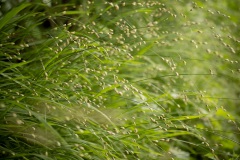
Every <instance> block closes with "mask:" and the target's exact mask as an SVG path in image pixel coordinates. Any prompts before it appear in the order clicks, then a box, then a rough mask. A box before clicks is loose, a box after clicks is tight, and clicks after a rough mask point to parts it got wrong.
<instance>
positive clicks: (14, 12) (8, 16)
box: [0, 3, 30, 29]
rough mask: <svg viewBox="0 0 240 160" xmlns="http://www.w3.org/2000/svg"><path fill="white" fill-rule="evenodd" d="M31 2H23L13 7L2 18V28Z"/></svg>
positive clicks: (0, 25) (0, 24) (0, 22)
mask: <svg viewBox="0 0 240 160" xmlns="http://www.w3.org/2000/svg"><path fill="white" fill-rule="evenodd" d="M29 5H30V3H23V4H22V5H20V6H18V7H16V8H13V9H12V10H11V11H9V12H8V13H7V14H6V15H5V16H4V17H3V18H2V19H1V20H0V29H2V28H3V27H4V26H5V25H6V24H7V23H8V22H9V21H10V20H11V19H12V18H13V17H14V16H16V15H17V14H18V12H20V11H21V10H23V9H24V8H26V7H28V6H29Z"/></svg>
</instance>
